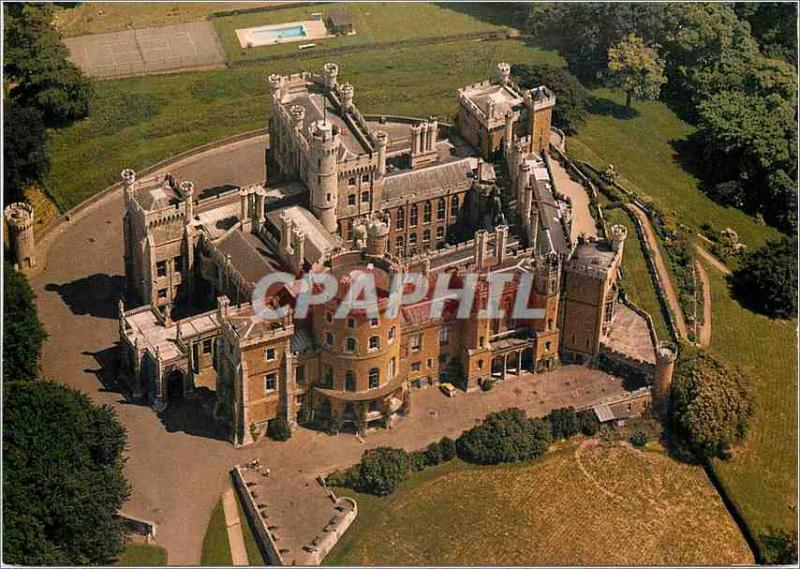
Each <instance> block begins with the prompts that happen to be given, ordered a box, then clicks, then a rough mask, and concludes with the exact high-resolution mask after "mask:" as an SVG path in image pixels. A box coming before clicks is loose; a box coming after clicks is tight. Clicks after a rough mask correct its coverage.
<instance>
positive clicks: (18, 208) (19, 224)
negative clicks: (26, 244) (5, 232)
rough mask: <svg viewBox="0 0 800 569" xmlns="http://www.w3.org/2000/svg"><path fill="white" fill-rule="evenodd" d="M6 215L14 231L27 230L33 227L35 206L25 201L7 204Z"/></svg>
mask: <svg viewBox="0 0 800 569" xmlns="http://www.w3.org/2000/svg"><path fill="white" fill-rule="evenodd" d="M5 216H6V221H7V222H8V225H9V227H11V229H12V230H13V231H16V232H20V231H27V230H28V229H30V228H31V227H33V207H31V206H30V204H27V203H25V202H16V203H12V204H9V205H8V206H6V209H5Z"/></svg>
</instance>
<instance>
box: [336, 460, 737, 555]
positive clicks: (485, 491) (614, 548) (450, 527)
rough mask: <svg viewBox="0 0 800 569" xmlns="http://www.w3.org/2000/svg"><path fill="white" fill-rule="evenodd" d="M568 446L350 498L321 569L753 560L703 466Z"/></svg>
mask: <svg viewBox="0 0 800 569" xmlns="http://www.w3.org/2000/svg"><path fill="white" fill-rule="evenodd" d="M577 448H578V447H577V446H576V445H574V444H569V445H567V447H566V448H564V449H562V450H560V451H556V452H554V453H552V454H550V455H548V456H547V457H545V458H543V459H541V460H540V461H538V462H533V463H528V464H521V465H508V466H497V467H474V466H468V465H465V464H463V463H461V462H459V461H454V462H453V463H450V464H446V465H444V466H441V467H437V468H435V469H432V470H431V471H426V472H423V473H421V474H416V475H414V476H413V477H412V478H411V480H409V481H406V482H404V483H403V484H402V485H401V486H400V488H399V489H398V490H397V492H395V494H394V495H392V496H390V497H387V498H375V497H371V496H364V495H359V494H356V495H355V496H356V499H357V501H358V506H359V514H358V517H357V518H356V521H355V522H354V524H353V526H352V527H351V528H350V529H349V530H348V532H347V533H346V534H345V535H344V536H343V538H342V540H341V541H340V542H339V544H338V545H337V546H336V548H334V550H333V552H331V554H330V555H329V556H328V558H327V559H326V560H325V563H326V564H329V565H600V564H607V565H626V564H636V565H665V564H678V565H684V564H701V565H702V564H733V563H748V562H750V563H751V562H752V556H751V554H750V551H749V549H748V548H747V545H746V544H745V542H744V539H743V538H742V536H741V534H740V533H739V531H738V528H737V527H736V525H735V524H734V523H733V521H732V519H731V518H730V516H729V515H728V514H727V512H726V510H725V507H724V506H723V504H722V502H721V500H720V498H719V496H718V495H717V494H716V492H715V491H714V489H713V487H712V486H711V484H710V483H709V481H708V479H707V478H706V476H705V473H704V472H703V470H702V469H700V468H699V467H696V466H689V465H686V464H681V463H678V462H675V461H673V460H672V459H670V458H668V457H666V456H665V455H664V454H662V453H656V452H640V451H636V450H633V449H631V448H630V447H622V446H619V445H602V446H596V447H594V448H583V449H582V450H580V451H577Z"/></svg>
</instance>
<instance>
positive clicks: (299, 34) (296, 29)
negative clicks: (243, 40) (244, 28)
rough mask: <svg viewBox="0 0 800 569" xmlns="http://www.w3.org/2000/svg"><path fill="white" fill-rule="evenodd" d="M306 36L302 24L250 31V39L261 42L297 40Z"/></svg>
mask: <svg viewBox="0 0 800 569" xmlns="http://www.w3.org/2000/svg"><path fill="white" fill-rule="evenodd" d="M306 36H308V34H307V33H306V28H305V26H304V25H303V24H297V25H294V26H284V27H281V28H267V29H260V30H259V29H255V30H250V37H251V38H253V39H255V40H256V41H258V42H259V43H261V42H271V41H275V40H287V39H299V38H304V37H306Z"/></svg>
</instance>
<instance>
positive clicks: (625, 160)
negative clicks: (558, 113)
mask: <svg viewBox="0 0 800 569" xmlns="http://www.w3.org/2000/svg"><path fill="white" fill-rule="evenodd" d="M591 94H592V96H593V97H595V98H596V99H597V100H598V101H600V102H601V103H602V105H597V107H600V108H603V109H604V111H603V112H597V113H594V114H591V115H590V116H589V120H588V121H587V122H586V124H584V125H581V126H580V128H579V129H578V134H577V136H571V137H569V138H568V139H567V151H568V154H569V155H570V157H572V158H574V159H580V160H586V161H588V162H590V163H592V164H594V165H595V166H598V167H600V168H602V167H603V166H604V165H605V164H608V163H611V164H614V165H615V166H616V167H617V170H618V171H619V172H620V174H621V175H622V176H623V180H621V181H622V183H623V184H624V185H628V186H631V189H637V190H638V191H640V192H642V193H644V194H647V195H649V196H650V197H652V198H653V199H654V200H655V202H656V204H657V205H658V206H660V207H662V208H665V209H667V210H674V211H675V212H676V214H677V215H678V217H679V218H680V220H681V221H682V222H683V223H686V224H688V225H690V226H691V227H693V228H694V229H698V228H699V226H700V224H701V223H703V222H713V224H714V226H715V227H719V228H724V227H732V228H733V229H735V230H736V231H737V232H738V233H739V237H740V238H741V240H742V242H744V243H745V244H747V245H748V246H750V247H754V246H758V245H761V244H762V243H763V242H764V241H765V240H767V239H774V238H776V237H778V235H779V234H778V231H777V230H775V229H772V228H770V227H767V226H764V225H759V224H758V223H756V221H755V219H754V218H753V217H751V216H749V215H747V214H745V213H743V212H742V211H740V210H737V209H734V208H729V207H724V206H721V205H719V204H717V203H715V202H714V201H713V200H711V199H710V198H708V197H707V196H706V195H705V194H704V193H702V192H701V191H700V190H699V189H698V186H699V180H698V179H697V178H695V177H694V176H693V175H691V174H690V173H689V172H687V171H686V170H684V169H683V168H681V167H680V165H679V164H678V163H677V158H678V153H677V151H676V150H675V148H674V147H673V144H675V143H680V142H681V141H683V140H685V139H686V137H687V136H689V135H690V134H691V133H692V132H693V130H694V128H693V127H692V126H691V125H689V124H688V123H686V122H684V121H682V120H680V119H679V118H678V117H677V116H676V115H675V113H673V112H672V111H671V110H670V109H669V108H668V107H667V106H666V105H664V104H663V103H661V102H654V101H636V102H635V103H634V110H635V116H634V117H632V118H617V117H620V116H623V114H624V107H623V105H624V101H625V96H624V94H623V93H622V92H620V91H612V90H609V89H597V90H594V91H592V92H591Z"/></svg>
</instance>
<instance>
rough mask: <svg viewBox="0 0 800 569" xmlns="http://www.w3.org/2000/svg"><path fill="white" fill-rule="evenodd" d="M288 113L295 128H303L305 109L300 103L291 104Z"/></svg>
mask: <svg viewBox="0 0 800 569" xmlns="http://www.w3.org/2000/svg"><path fill="white" fill-rule="evenodd" d="M289 113H290V114H291V115H292V122H294V127H295V128H296V129H297V130H300V131H302V130H303V121H304V120H305V118H306V109H305V107H303V106H302V105H292V106H291V108H289Z"/></svg>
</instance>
